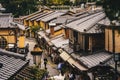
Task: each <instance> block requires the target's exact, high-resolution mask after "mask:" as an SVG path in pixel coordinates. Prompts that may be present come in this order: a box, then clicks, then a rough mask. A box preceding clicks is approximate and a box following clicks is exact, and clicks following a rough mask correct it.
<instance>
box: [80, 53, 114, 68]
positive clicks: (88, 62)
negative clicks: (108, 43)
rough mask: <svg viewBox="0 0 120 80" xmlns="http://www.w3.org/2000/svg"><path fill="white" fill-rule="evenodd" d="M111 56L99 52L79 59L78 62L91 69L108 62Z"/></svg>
mask: <svg viewBox="0 0 120 80" xmlns="http://www.w3.org/2000/svg"><path fill="white" fill-rule="evenodd" d="M112 56H113V55H112V54H109V53H107V52H99V53H95V54H92V55H88V56H83V57H80V58H79V60H80V61H81V62H82V63H83V64H84V65H85V66H86V67H88V68H92V67H94V66H97V65H99V64H100V62H105V61H107V60H109V59H110V58H111V57H112Z"/></svg>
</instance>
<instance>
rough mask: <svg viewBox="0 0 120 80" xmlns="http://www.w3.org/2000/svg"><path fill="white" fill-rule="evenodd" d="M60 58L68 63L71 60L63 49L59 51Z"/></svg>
mask: <svg viewBox="0 0 120 80" xmlns="http://www.w3.org/2000/svg"><path fill="white" fill-rule="evenodd" d="M59 52H60V53H61V54H60V57H61V58H62V59H63V60H64V61H67V60H68V59H69V58H70V55H69V54H67V53H66V52H65V51H63V50H62V49H59Z"/></svg>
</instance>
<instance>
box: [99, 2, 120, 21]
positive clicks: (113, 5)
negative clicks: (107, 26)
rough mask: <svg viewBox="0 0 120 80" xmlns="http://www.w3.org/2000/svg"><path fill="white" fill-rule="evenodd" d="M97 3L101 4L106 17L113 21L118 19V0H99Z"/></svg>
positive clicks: (119, 4)
mask: <svg viewBox="0 0 120 80" xmlns="http://www.w3.org/2000/svg"><path fill="white" fill-rule="evenodd" d="M97 4H98V5H102V6H103V9H104V11H105V13H106V15H107V17H108V18H109V19H110V20H111V21H113V20H117V21H120V0H99V1H97Z"/></svg>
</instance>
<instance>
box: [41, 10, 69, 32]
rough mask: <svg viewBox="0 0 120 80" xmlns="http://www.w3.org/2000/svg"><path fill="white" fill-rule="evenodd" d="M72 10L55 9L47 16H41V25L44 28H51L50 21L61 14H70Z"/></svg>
mask: <svg viewBox="0 0 120 80" xmlns="http://www.w3.org/2000/svg"><path fill="white" fill-rule="evenodd" d="M69 14H70V12H69V11H68V12H65V11H55V12H53V13H51V14H49V15H47V16H45V17H42V18H41V22H40V24H41V27H43V29H44V30H47V29H49V23H50V21H53V20H56V19H57V18H58V17H60V16H64V15H69Z"/></svg>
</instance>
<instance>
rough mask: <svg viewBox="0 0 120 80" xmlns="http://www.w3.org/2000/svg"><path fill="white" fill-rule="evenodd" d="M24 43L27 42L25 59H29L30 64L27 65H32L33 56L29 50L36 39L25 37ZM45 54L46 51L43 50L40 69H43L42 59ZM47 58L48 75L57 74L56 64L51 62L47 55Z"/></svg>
mask: <svg viewBox="0 0 120 80" xmlns="http://www.w3.org/2000/svg"><path fill="white" fill-rule="evenodd" d="M25 43H26V44H27V43H29V53H28V55H27V59H28V60H30V64H29V65H30V66H34V64H33V57H32V55H31V53H30V52H31V51H32V50H33V47H34V45H35V44H36V41H35V39H33V38H26V41H25ZM45 55H46V53H45V51H44V52H43V54H42V60H41V62H42V63H41V68H42V69H44V64H43V59H44V56H45ZM47 59H48V65H47V70H48V71H49V75H50V76H55V75H58V74H59V72H58V70H57V65H55V64H54V63H52V62H51V60H50V58H49V57H47Z"/></svg>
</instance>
